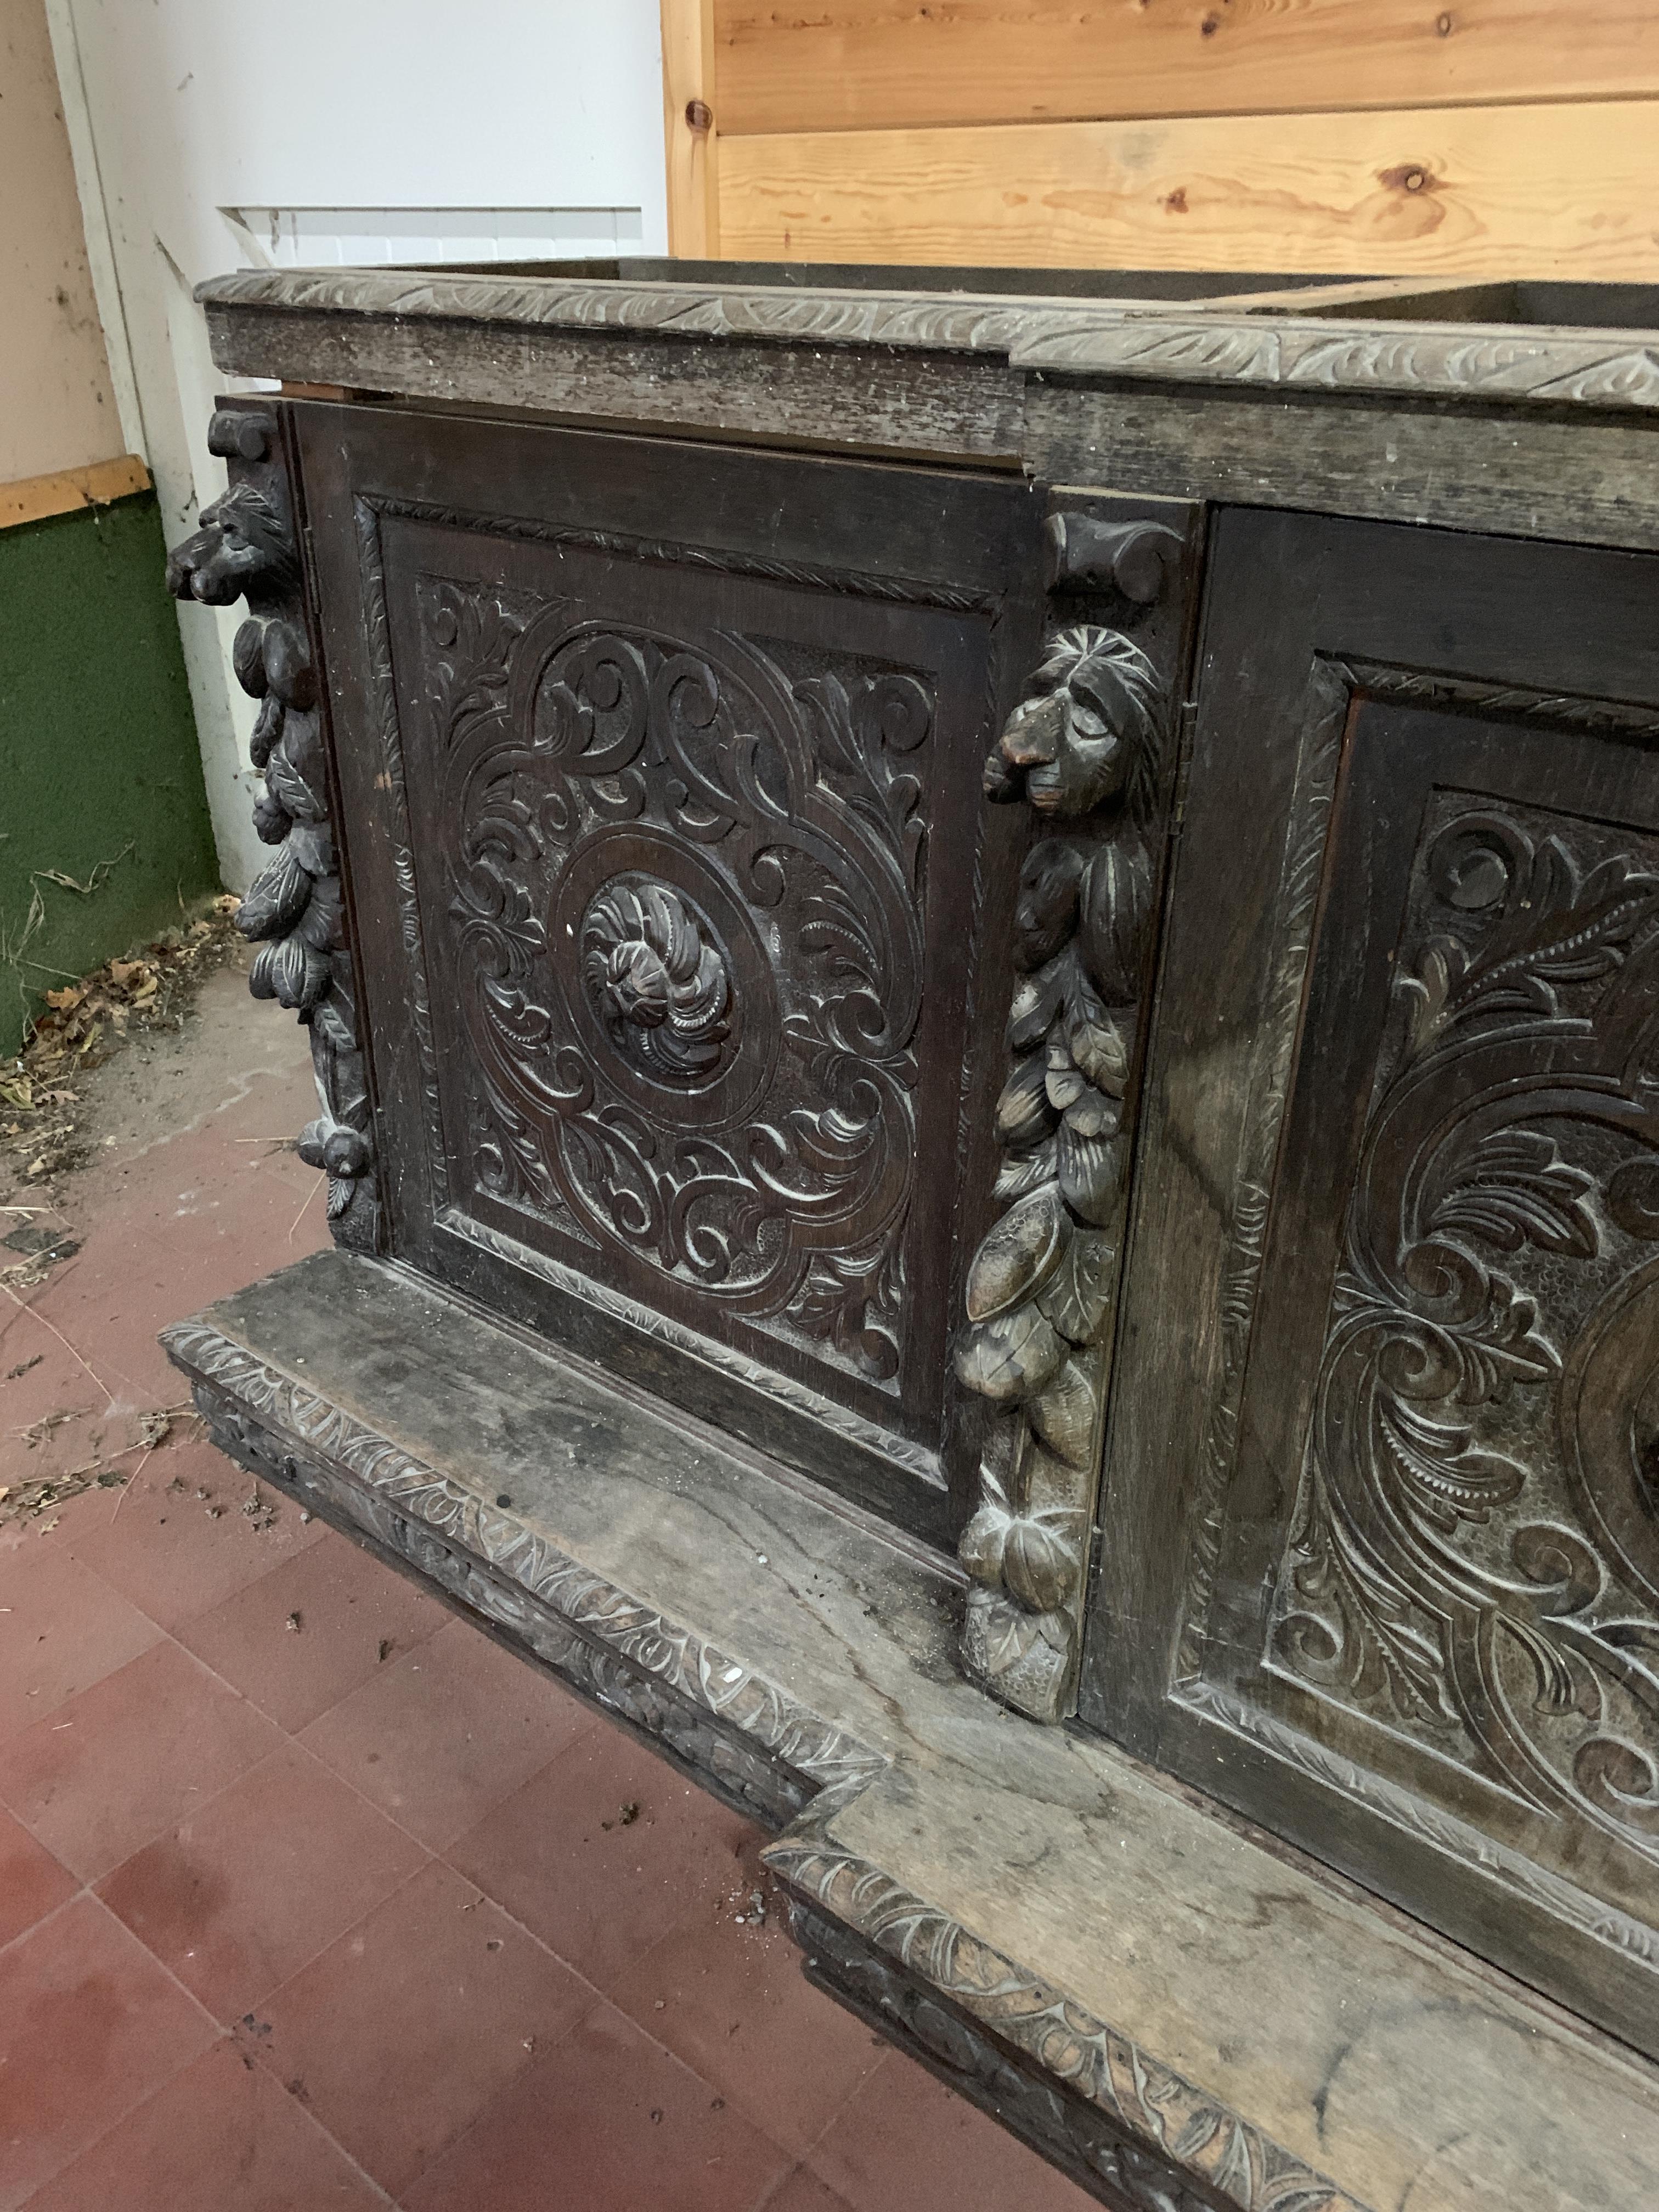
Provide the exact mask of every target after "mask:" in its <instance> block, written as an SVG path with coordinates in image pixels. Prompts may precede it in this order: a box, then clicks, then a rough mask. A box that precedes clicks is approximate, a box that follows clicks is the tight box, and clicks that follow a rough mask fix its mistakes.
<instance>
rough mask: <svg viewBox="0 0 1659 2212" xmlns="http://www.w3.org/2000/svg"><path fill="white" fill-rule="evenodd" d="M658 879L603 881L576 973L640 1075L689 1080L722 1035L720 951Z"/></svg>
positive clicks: (728, 989) (726, 1002) (726, 1027)
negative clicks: (634, 882)
mask: <svg viewBox="0 0 1659 2212" xmlns="http://www.w3.org/2000/svg"><path fill="white" fill-rule="evenodd" d="M707 933H708V923H707V922H703V923H702V924H701V925H700V924H699V922H698V920H697V918H696V916H695V915H692V913H691V912H690V909H689V908H687V906H686V904H685V902H684V900H683V899H682V898H681V897H680V896H678V893H677V892H675V891H672V890H669V888H668V887H667V886H666V885H665V884H655V883H644V884H638V885H637V886H635V885H631V884H623V883H617V884H607V885H606V887H605V890H602V891H601V892H600V893H599V896H597V897H596V898H595V899H594V900H593V902H592V904H591V905H590V906H589V908H588V909H587V912H586V915H584V917H583V920H582V931H581V944H582V981H583V983H584V985H585V986H586V990H587V993H588V995H589V997H590V998H591V999H592V1002H593V1006H594V1008H595V1011H596V1012H598V1014H599V1019H600V1020H601V1021H602V1022H603V1023H604V1024H605V1030H606V1032H607V1034H608V1035H609V1036H610V1038H611V1042H612V1043H613V1044H614V1045H615V1046H616V1048H617V1050H618V1051H619V1052H620V1053H622V1054H623V1056H624V1057H625V1058H627V1059H629V1060H632V1061H633V1062H634V1063H635V1066H638V1067H640V1068H641V1069H643V1070H644V1072H645V1073H647V1074H648V1075H653V1076H654V1077H656V1078H657V1079H658V1080H659V1082H665V1083H695V1082H696V1081H697V1080H698V1079H699V1078H700V1077H702V1076H706V1075H708V1074H710V1073H712V1072H713V1071H714V1069H715V1068H716V1067H718V1066H719V1065H720V1058H721V1048H722V1047H723V1045H724V1044H725V1042H726V1039H727V1037H728V1036H729V1035H730V1033H731V1025H730V1024H729V1023H728V1021H727V1019H726V1010H727V1008H728V1006H730V1004H731V999H732V985H731V979H730V976H729V975H728V974H727V972H726V962H725V959H724V957H722V955H721V953H720V950H719V948H718V947H717V946H716V945H714V943H713V942H712V941H710V939H709V938H708V934H707Z"/></svg>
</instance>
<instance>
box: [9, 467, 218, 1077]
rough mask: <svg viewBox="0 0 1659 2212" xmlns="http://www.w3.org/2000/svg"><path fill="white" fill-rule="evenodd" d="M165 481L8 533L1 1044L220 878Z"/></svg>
mask: <svg viewBox="0 0 1659 2212" xmlns="http://www.w3.org/2000/svg"><path fill="white" fill-rule="evenodd" d="M166 558H167V556H166V549H165V546H164V545H163V543H162V538H161V517H160V514H159V513H158V511H157V507H156V502H155V495H154V493H153V492H148V491H147V492H143V493H140V494H138V495H135V496H133V497H131V498H127V499H121V500H117V501H114V502H113V503H112V504H111V505H108V506H100V507H82V508H81V509H79V510H77V511H76V512H74V513H67V514H58V515H52V516H50V517H47V518H46V519H45V520H40V521H34V522H26V523H20V524H18V525H15V526H13V527H12V528H10V529H5V530H0V1058H9V1056H10V1055H11V1054H14V1053H15V1052H16V1050H17V1048H18V1046H19V1045H20V1043H21V1041H22V1039H23V1037H24V1036H25V1034H26V1033H27V1028H28V1024H30V1022H31V1021H32V1020H33V1018H34V1016H35V1015H36V1014H37V1013H38V1012H39V1011H40V1006H41V1005H42V1003H43V997H44V994H45V993H46V991H47V990H49V989H52V987H54V986H56V985H58V984H59V983H62V982H64V981H67V980H69V979H71V978H73V977H76V976H79V975H83V974H85V973H86V971H87V970H88V969H91V968H95V967H96V966H98V964H99V963H100V962H101V961H104V960H106V959H107V958H109V957H111V956H112V954H116V953H119V952H122V951H125V950H126V948H127V947H128V946H129V945H131V944H132V943H133V942H134V941H135V940H137V939H149V938H152V937H155V936H157V935H159V934H160V933H161V931H162V930H164V929H166V928H167V927H169V926H171V925H173V924H174V923H176V922H178V921H179V920H180V919H181V918H182V917H183V916H185V915H188V914H191V913H193V912H194V911H195V909H196V906H197V902H199V901H200V900H201V899H202V898H203V897H204V896H207V895H208V894H209V893H210V892H212V891H214V890H217V888H218V882H219V874H218V866H217V862H216V859H215V856H214V848H213V839H212V835H211V832H210V828H209V823H208V811H207V799H206V796H205V793H204V789H203V784H202V767H201V757H200V753H199V750H198V748H197V738H196V726H195V721H194V718H193V716H192V714H191V703H190V693H189V690H188V689H187V687H186V684H185V664H184V657H183V654H182V652H181V650H180V647H179V626H178V623H177V620H176V618H175V616H174V612H173V605H172V602H171V601H170V600H169V599H168V598H167V592H166V590H165V587H164V585H163V581H162V579H163V574H164V570H165V568H166Z"/></svg>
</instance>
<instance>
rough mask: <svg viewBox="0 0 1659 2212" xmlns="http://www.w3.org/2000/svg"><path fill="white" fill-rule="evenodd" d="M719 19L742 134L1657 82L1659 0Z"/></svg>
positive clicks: (1600, 89) (969, 0) (722, 61)
mask: <svg viewBox="0 0 1659 2212" xmlns="http://www.w3.org/2000/svg"><path fill="white" fill-rule="evenodd" d="M671 4H677V0H671ZM692 5H693V7H694V8H695V6H696V0H692ZM714 37H715V42H716V45H715V54H716V67H717V70H718V72H719V88H720V101H719V111H718V112H719V117H720V129H721V131H723V132H725V133H726V135H727V136H728V137H732V136H738V135H744V134H750V133H757V132H760V133H770V132H775V131H850V130H879V129H888V128H891V127H894V126H896V125H907V124H945V123H1014V122H1042V121H1054V120H1058V119H1060V118H1080V119H1082V118H1110V117H1127V116H1148V115H1231V114H1248V113H1251V112H1258V113H1262V112H1283V111H1286V110H1296V109H1309V108H1367V107H1384V108H1386V107H1414V106H1449V105H1462V106H1468V105H1477V104H1485V103H1487V102H1490V101H1494V100H1569V99H1571V100H1585V99H1608V98H1620V97H1629V96H1631V95H1632V94H1640V93H1646V94H1656V93H1659V5H1656V4H1655V0H1570V4H1568V5H1565V6H1564V5H1562V4H1561V0H1462V4H1460V5H1457V6H1454V7H1442V6H1437V5H1436V4H1435V0H1108V4H1105V5H1096V6H1091V7H1079V6H1078V5H1077V4H1076V0H953V4H952V5H951V6H949V7H919V6H917V5H916V4H915V0H822V4H819V5H816V6H814V7H812V8H811V9H806V8H791V9H781V8H772V7H767V6H763V5H762V4H760V0H714Z"/></svg>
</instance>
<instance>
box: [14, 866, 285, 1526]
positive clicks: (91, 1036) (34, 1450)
mask: <svg viewBox="0 0 1659 2212" xmlns="http://www.w3.org/2000/svg"><path fill="white" fill-rule="evenodd" d="M239 904H240V902H239V901H238V900H237V899H236V898H235V897H234V896H229V895H226V896H222V897H219V898H216V899H215V900H214V901H212V902H211V903H210V905H209V907H208V908H206V910H205V911H204V913H202V914H201V915H198V916H197V918H196V919H194V920H193V921H186V922H185V923H184V924H183V926H181V927H179V928H177V929H169V930H167V931H166V932H165V933H163V934H162V935H161V937H159V938H157V939H155V940H154V941H153V942H151V943H149V944H147V945H141V946H139V947H137V949H136V950H135V951H131V952H130V953H129V954H128V955H127V956H126V957H124V958H122V959H118V960H109V961H106V963H104V965H103V966H102V967H100V968H98V969H94V971H93V973H92V974H91V975H87V976H84V977H82V979H81V980H80V981H76V982H71V983H67V984H65V985H64V986H63V987H61V988H59V989H56V990H52V991H49V992H48V993H47V994H46V1000H47V1006H46V1012H45V1013H44V1014H43V1015H42V1016H41V1018H40V1020H39V1021H38V1022H37V1023H36V1024H35V1026H34V1028H33V1031H32V1032H31V1033H30V1035H29V1036H28V1038H27V1041H26V1042H25V1044H24V1047H23V1049H22V1051H21V1053H20V1054H18V1055H17V1056H16V1058H15V1059H14V1060H6V1061H0V1309H3V1308H4V1307H5V1306H8V1305H9V1306H14V1307H16V1306H23V1305H28V1306H31V1307H32V1306H33V1304H34V1303H35V1299H36V1297H37V1295H38V1294H39V1293H40V1291H41V1289H42V1288H43V1286H44V1285H46V1283H47V1282H48V1280H49V1279H50V1278H51V1277H52V1274H53V1273H54V1272H55V1271H56V1270H57V1269H58V1268H59V1267H64V1265H65V1264H66V1263H68V1262H70V1261H73V1259H74V1257H75V1255H76V1253H77V1252H78V1251H79V1250H80V1249H81V1243H82V1230H81V1227H80V1220H81V1217H82V1214H83V1213H84V1212H85V1211H86V1206H87V1202H88V1196H89V1194H88V1192H87V1191H86V1190H85V1189H83V1188H82V1186H83V1185H84V1184H86V1183H87V1182H88V1172H87V1171H88V1169H90V1168H94V1166H95V1165H96V1164H99V1163H100V1162H102V1161H103V1160H105V1159H106V1158H109V1153H108V1152H107V1150H106V1148H108V1147H113V1146H121V1147H122V1148H123V1150H124V1151H131V1149H133V1148H134V1147H137V1148H140V1149H142V1148H143V1147H144V1146H146V1145H147V1144H149V1143H150V1142H153V1141H154V1140H155V1137H156V1136H157V1134H158V1133H161V1132H164V1131H166V1130H167V1129H168V1128H169V1127H176V1126H177V1124H178V1121H179V1119H180V1117H181V1115H182V1114H183V1113H184V1112H185V1111H186V1110H187V1106H188V1101H187V1097H186V1096H185V1094H184V1092H183V1091H182V1090H181V1084H180V1075H181V1072H182V1071H183V1070H184V1069H185V1066H187V1065H188V1063H189V1060H190V1058H191V1048H192V1046H193V1044H194V1042H195V1038H194V1031H195V1030H196V1028H197V1024H198V1022H199V1020H200V1017H201V1011H202V994H203V989H204V985H206V984H207V983H208V982H209V981H210V979H211V978H212V977H214V976H216V975H219V974H220V973H221V972H222V970H225V969H237V970H239V971H240V970H245V969H246V964H247V957H248V956H247V947H246V945H245V944H244V943H243V941H242V939H241V938H240V935H239V934H238V933H237V931H236V928H235V921H234V918H235V915H236V910H237V908H238V905H239ZM227 980H229V979H227ZM233 1003H234V1004H237V1005H239V1006H240V1004H241V1002H240V997H239V998H238V1000H235V1001H233ZM249 1011H252V1010H249ZM271 1011H272V1010H270V1009H267V1008H261V1009H259V1010H258V1012H261V1013H264V1014H266V1015H267V1016H269V1015H270V1013H271ZM214 1013H215V1015H216V1018H217V1019H218V1021H219V1022H220V1023H222V1014H221V1013H220V1012H219V1010H218V1009H217V1007H215V1009H214ZM211 1025H213V1024H212V1023H210V1026H211ZM268 1034H269V1035H270V1038H271V1042H273V1043H275V1042H278V1041H279V1040H280V1041H282V1042H291V1040H290V1039H289V1037H288V1036H287V1034H286V1031H285V1030H283V1029H276V1028H274V1029H273V1030H271V1031H270V1032H269V1033H268ZM271 1146H272V1149H282V1150H289V1149H292V1146H293V1139H291V1138H273V1139H272V1140H271ZM94 1181H95V1178H94ZM37 1319H38V1320H39V1322H40V1329H39V1330H35V1331H34V1332H33V1334H32V1335H30V1334H28V1333H27V1331H26V1340H25V1341H24V1342H23V1343H22V1344H21V1346H19V1352H20V1354H21V1356H19V1357H17V1358H9V1359H8V1360H6V1361H4V1362H3V1363H0V1384H7V1383H21V1382H23V1381H24V1379H25V1378H26V1377H27V1376H29V1375H30V1370H33V1369H35V1368H39V1367H40V1366H41V1365H42V1363H43V1362H44V1361H45V1360H46V1358H48V1356H49V1354H50V1352H51V1344H50V1342H46V1343H43V1340H42V1337H41V1334H40V1330H45V1331H46V1332H48V1333H49V1335H50V1337H51V1338H52V1339H56V1340H58V1343H59V1345H60V1346H61V1347H62V1349H63V1350H64V1351H67V1352H69V1353H70V1355H71V1356H72V1357H73V1358H75V1359H76V1360H79V1359H81V1358H82V1355H81V1353H80V1352H79V1351H78V1350H77V1348H76V1346H74V1345H73V1344H71V1343H70V1342H69V1340H67V1339H65V1338H63V1337H62V1336H61V1334H60V1333H59V1332H58V1330H57V1329H56V1328H55V1327H54V1325H53V1324H52V1322H51V1321H50V1320H49V1319H47V1318H46V1317H45V1316H42V1315H37ZM9 1341H10V1342H15V1341H16V1332H15V1331H13V1332H9ZM8 1395H11V1394H8ZM196 1418H197V1417H196V1416H195V1414H194V1413H192V1411H191V1407H190V1405H189V1402H188V1401H187V1400H185V1399H184V1398H182V1397H181V1398H180V1399H179V1401H178V1402H176V1403H173V1404H169V1405H164V1406H152V1407H131V1408H126V1409H125V1410H124V1411H123V1412H122V1413H121V1414H120V1415H119V1417H118V1418H111V1417H109V1416H108V1415H107V1413H106V1414H102V1415H94V1414H93V1413H91V1412H90V1411H89V1409H87V1408H82V1407H78V1406H75V1405H67V1406H64V1407H53V1408H52V1410H50V1411H48V1412H46V1413H42V1414H40V1416H39V1417H38V1418H37V1419H34V1420H33V1421H30V1422H26V1423H21V1424H15V1425H14V1424H10V1423H3V1422H0V1526H3V1525H4V1524H6V1523H8V1522H14V1523H15V1522H25V1523H29V1524H32V1525H33V1526H34V1527H35V1528H39V1529H40V1531H41V1532H42V1533H46V1532H49V1531H50V1530H51V1529H52V1528H53V1527H54V1526H55V1525H56V1516H57V1513H58V1509H59V1508H60V1507H61V1506H62V1505H63V1504H65V1503H66V1502H67V1501H68V1500H69V1499H70V1498H75V1497H77V1496H79V1495H81V1494H82V1492H86V1491H88V1490H90V1489H92V1488H94V1486H95V1487H98V1488H102V1489H111V1488H118V1487H122V1486H125V1484H127V1483H128V1482H129V1481H130V1480H131V1478H132V1476H133V1475H134V1474H136V1473H137V1472H138V1471H139V1470H140V1469H142V1468H144V1467H145V1466H146V1465H147V1463H148V1462H149V1458H150V1456H151V1455H152V1454H153V1453H154V1452H155V1450H156V1449H158V1448H159V1447H160V1446H161V1445H163V1444H164V1443H167V1440H168V1438H169V1437H171V1436H173V1435H174V1434H175V1433H176V1432H179V1431H180V1430H182V1429H187V1428H188V1427H189V1426H191V1425H192V1424H194V1423H195V1421H196ZM210 1510H212V1509H211V1508H210Z"/></svg>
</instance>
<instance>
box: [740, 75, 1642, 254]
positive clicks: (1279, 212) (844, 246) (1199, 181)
mask: <svg viewBox="0 0 1659 2212" xmlns="http://www.w3.org/2000/svg"><path fill="white" fill-rule="evenodd" d="M1656 122H1659V109H1656V107H1655V106H1653V105H1651V104H1650V102H1648V101H1646V100H1609V101H1599V102H1594V103H1583V104H1574V103H1571V102H1562V103H1559V104H1553V105H1538V106H1526V107H1516V106H1486V107H1464V108H1438V109H1417V110H1408V111H1401V110H1388V111H1383V112H1367V113H1361V114H1342V115H1330V114H1304V115H1296V116H1282V115H1279V116H1239V117H1214V118H1191V117H1187V118H1176V119H1173V120H1169V121H1164V122H1146V123H1121V122H1120V123H1048V124H1025V125H1019V124H1013V125H984V126H975V127H972V128H960V129H937V130H915V131H816V132H813V133H811V134H801V135H788V136H778V137H748V138H745V137H735V138H728V139H727V140H726V142H725V143H724V145H723V146H722V149H721V168H720V244H721V251H722V252H726V253H727V254H731V255H734V256H738V257H740V258H752V259H767V258H777V259H790V260H842V261H855V260H871V261H895V262H907V261H908V262H935V261H941V262H949V261H979V262H992V261H995V262H1000V263H1006V264H1019V263H1024V264H1031V265H1036V266H1044V267H1048V268H1063V267H1067V266H1086V265H1092V266H1097V267H1127V268H1144V267H1149V266H1154V265H1162V266H1164V267H1169V268H1176V269H1198V268H1210V269H1271V268H1275V267H1277V268H1282V269H1289V270H1330V271H1333V272H1347V271H1352V270H1368V271H1372V272H1375V273H1376V274H1378V275H1395V274H1399V275H1424V276H1428V275H1443V274H1449V273H1455V272H1458V271H1463V270H1479V271H1480V272H1481V273H1483V274H1485V275H1487V276H1569V275H1571V276H1578V277H1601V278H1608V279H1624V280H1641V279H1646V280H1652V279H1653V278H1655V277H1656V276H1659V222H1656V217H1655V205H1654V181H1655V172H1656V143H1659V130H1656Z"/></svg>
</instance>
